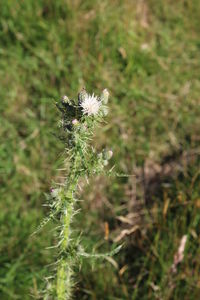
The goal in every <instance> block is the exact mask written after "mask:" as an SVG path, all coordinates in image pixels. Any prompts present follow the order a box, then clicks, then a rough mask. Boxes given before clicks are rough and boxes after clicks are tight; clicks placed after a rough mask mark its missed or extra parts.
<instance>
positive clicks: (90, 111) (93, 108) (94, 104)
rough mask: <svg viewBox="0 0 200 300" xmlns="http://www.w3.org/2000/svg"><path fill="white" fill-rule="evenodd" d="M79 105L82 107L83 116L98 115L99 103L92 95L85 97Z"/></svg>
mask: <svg viewBox="0 0 200 300" xmlns="http://www.w3.org/2000/svg"><path fill="white" fill-rule="evenodd" d="M80 105H81V107H82V111H83V114H85V115H88V116H91V115H96V114H97V113H98V111H99V108H100V105H101V102H100V101H98V98H97V97H96V96H95V95H94V94H92V95H87V96H86V97H85V99H84V100H83V101H82V102H81V104H80Z"/></svg>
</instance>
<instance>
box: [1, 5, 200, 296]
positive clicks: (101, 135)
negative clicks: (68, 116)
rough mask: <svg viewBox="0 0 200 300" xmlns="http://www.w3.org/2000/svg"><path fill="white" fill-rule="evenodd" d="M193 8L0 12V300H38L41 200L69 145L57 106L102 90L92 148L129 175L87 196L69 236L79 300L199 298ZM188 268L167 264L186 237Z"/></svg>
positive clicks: (199, 68)
mask: <svg viewBox="0 0 200 300" xmlns="http://www.w3.org/2000/svg"><path fill="white" fill-rule="evenodd" d="M199 15H200V1H198V0H193V1H190V0H180V1H171V0H166V1H158V0H148V1H146V0H135V1H134V0H132V1H130V0H109V1H108V0H102V1H98V0H92V1H91V0H85V1H82V0H73V1H72V0H71V1H70V0H56V1H53V0H43V1H42V0H38V1H33V0H29V1H22V0H20V1H14V0H1V1H0V85H1V87H0V112H1V117H0V123H1V124H0V136H1V143H0V158H1V159H0V189H1V191H0V195H1V202H0V222H1V231H0V253H1V255H0V265H1V268H0V299H1V300H9V299H23V300H26V299H40V290H41V289H43V288H44V281H43V278H44V276H48V268H47V267H46V266H47V265H48V264H49V263H51V262H52V261H53V250H47V249H46V247H48V246H51V245H52V244H54V237H53V233H52V232H51V225H48V226H47V227H46V228H44V230H43V231H41V232H40V233H39V234H38V235H36V236H31V233H32V232H33V231H34V230H35V229H36V227H37V226H38V224H39V223H40V221H41V220H42V218H43V217H44V216H45V215H46V214H47V210H45V208H43V207H42V204H43V203H44V202H45V197H44V192H48V191H49V188H50V185H51V182H52V180H57V179H58V180H59V178H58V175H59V173H58V172H57V168H58V167H59V166H60V159H59V160H58V159H57V158H58V157H59V158H61V154H62V150H63V145H62V144H61V143H60V142H58V140H57V139H56V138H55V136H54V135H53V134H52V133H53V132H54V130H55V128H56V126H57V121H58V119H59V116H58V113H57V111H56V109H55V106H54V100H55V99H56V100H57V99H59V98H60V96H61V95H64V94H67V95H68V96H70V97H74V95H75V94H77V92H78V91H79V90H80V89H81V87H82V86H86V87H87V89H88V90H89V91H90V92H93V91H94V92H99V90H102V89H104V88H108V89H109V91H110V93H111V97H110V113H109V117H108V122H107V124H106V126H104V127H103V128H102V129H99V131H98V134H97V138H96V145H97V147H99V148H101V147H103V146H105V145H106V146H108V147H109V148H112V149H113V152H114V157H113V159H112V163H111V165H115V169H116V170H117V171H118V172H120V173H125V174H131V175H132V176H130V177H122V178H121V177H120V178H109V179H106V178H96V179H94V180H93V181H91V185H90V186H87V187H85V188H84V190H83V191H82V193H81V197H82V198H83V199H84V201H83V202H82V203H81V206H82V213H81V214H79V216H78V220H77V222H76V224H74V226H75V227H76V228H77V229H78V231H83V243H84V244H85V245H86V247H87V248H88V250H91V249H92V248H93V247H95V248H96V251H102V249H106V251H107V250H109V249H110V248H111V245H112V243H113V241H117V242H118V243H124V247H123V250H121V252H120V253H119V254H118V255H117V256H115V257H113V259H112V260H110V261H104V262H96V263H95V265H94V266H93V265H91V264H89V262H88V261H83V264H82V269H81V270H79V269H78V270H77V278H76V281H77V282H78V286H77V287H76V290H75V297H74V299H92V300H93V299H94V300H96V299H98V300H101V299H102V300H114V299H116V300H117V299H118V300H119V299H121V300H125V299H131V300H133V299H140V300H141V299H144V300H145V299H163V300H166V299H186V300H188V299H195V300H196V299H199V298H200V250H199V249H200V248H199V246H200V245H199V243H200V237H199V234H200V230H199V228H200V227H199V226H200V193H199V192H200V186H199V178H200V172H199V166H200V164H199V162H200V159H199V153H200V152H199V151H200V149H199V141H200V133H199V128H200V118H199V116H200V105H199V104H200V100H199V94H200V64H199V61H200V34H199V28H200V19H199ZM185 234H186V235H187V237H188V240H187V244H186V249H185V257H184V260H183V261H182V263H181V264H180V265H179V266H178V269H177V273H175V274H172V272H171V269H170V268H171V265H172V263H173V260H174V255H175V253H176V252H177V249H178V247H179V243H180V240H181V238H182V236H183V235H185Z"/></svg>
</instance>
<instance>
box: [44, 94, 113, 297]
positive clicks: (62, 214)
mask: <svg viewBox="0 0 200 300" xmlns="http://www.w3.org/2000/svg"><path fill="white" fill-rule="evenodd" d="M108 97H109V93H108V91H107V90H106V89H105V90H104V91H103V92H102V94H101V95H100V96H99V97H98V96H95V95H94V94H92V95H89V94H88V93H87V92H86V90H85V89H83V90H82V91H81V92H80V93H79V94H78V99H77V100H71V99H69V98H68V97H67V96H64V97H63V98H62V99H61V100H60V101H59V102H58V103H56V106H57V108H58V109H59V111H60V112H61V121H60V124H59V127H60V131H59V138H60V139H61V140H62V141H63V142H64V145H65V156H66V159H65V172H66V174H65V176H64V177H65V180H64V182H62V183H59V184H55V186H54V187H53V188H52V189H51V193H50V195H49V197H48V205H49V207H50V213H49V216H48V217H47V218H46V219H44V220H43V222H42V224H41V226H40V228H41V227H43V226H44V225H45V224H46V223H47V222H48V221H49V220H53V221H54V222H56V223H57V224H56V228H57V229H56V236H57V245H56V247H57V249H58V251H57V257H56V262H55V264H54V271H55V274H54V275H53V276H52V277H51V278H48V284H47V291H46V294H45V299H48V300H49V299H57V300H68V299H71V296H72V291H73V286H74V280H73V277H74V267H75V265H76V264H78V263H79V259H80V258H81V256H83V257H90V256H92V257H99V256H100V257H101V256H102V257H103V256H105V255H107V254H102V255H101V254H92V255H90V254H89V253H86V252H85V251H84V248H83V247H82V245H81V243H80V238H77V237H74V236H73V226H72V225H73V224H72V223H73V219H74V217H75V215H76V213H77V211H78V203H77V199H76V196H77V188H78V183H79V180H80V179H81V178H86V179H88V178H89V177H90V176H94V174H99V173H102V172H105V169H104V167H105V166H106V165H107V164H108V160H109V159H110V158H111V157H112V151H111V150H103V151H102V152H101V153H97V151H96V149H95V148H94V147H93V146H92V144H91V141H92V138H93V134H94V130H95V128H96V127H97V126H98V124H99V123H101V122H102V121H103V120H104V117H105V116H106V115H107V112H108V109H107V102H108ZM117 251H118V249H116V250H114V252H113V253H109V254H108V255H113V254H114V253H115V252H117Z"/></svg>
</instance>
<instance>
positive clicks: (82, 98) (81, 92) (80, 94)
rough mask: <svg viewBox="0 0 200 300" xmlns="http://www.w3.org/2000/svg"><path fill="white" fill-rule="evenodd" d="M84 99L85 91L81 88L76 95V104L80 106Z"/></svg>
mask: <svg viewBox="0 0 200 300" xmlns="http://www.w3.org/2000/svg"><path fill="white" fill-rule="evenodd" d="M86 97H87V92H86V89H85V88H82V90H81V91H80V93H79V94H78V103H79V104H81V103H82V102H83V101H84V100H85V98H86Z"/></svg>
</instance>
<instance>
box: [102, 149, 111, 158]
mask: <svg viewBox="0 0 200 300" xmlns="http://www.w3.org/2000/svg"><path fill="white" fill-rule="evenodd" d="M112 156H113V152H112V150H108V151H104V152H103V158H104V159H105V160H109V159H111V157H112Z"/></svg>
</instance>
